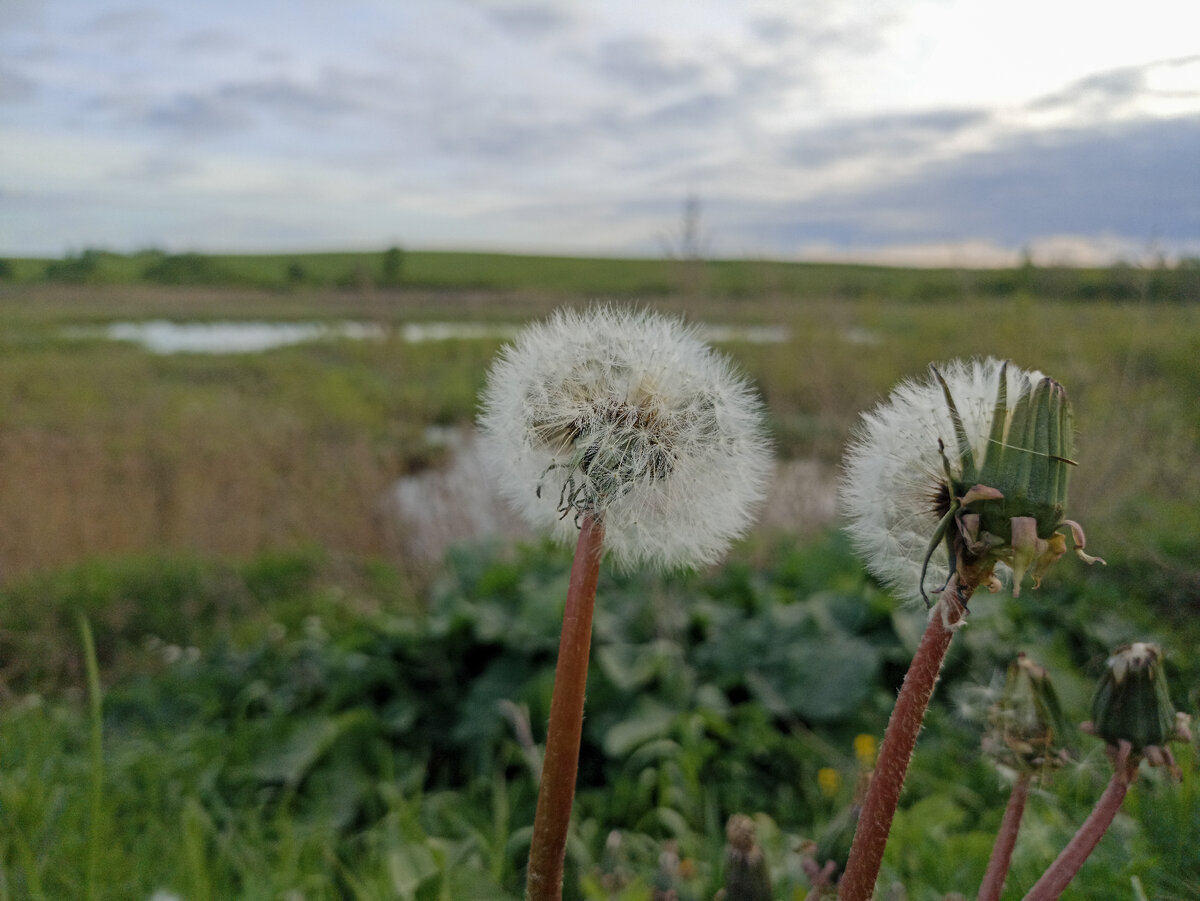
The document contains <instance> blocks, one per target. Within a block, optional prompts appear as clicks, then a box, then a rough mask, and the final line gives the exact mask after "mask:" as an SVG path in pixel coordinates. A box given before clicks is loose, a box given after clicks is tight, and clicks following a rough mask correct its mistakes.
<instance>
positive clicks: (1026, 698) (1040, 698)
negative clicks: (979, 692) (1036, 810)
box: [983, 654, 1070, 773]
mask: <svg viewBox="0 0 1200 901" xmlns="http://www.w3.org/2000/svg"><path fill="white" fill-rule="evenodd" d="M1069 734H1070V729H1069V727H1068V725H1067V721H1066V718H1065V717H1064V716H1063V713H1062V708H1061V707H1060V706H1059V703H1058V695H1057V694H1056V693H1055V691H1054V685H1053V684H1052V683H1051V681H1050V676H1049V674H1048V673H1047V672H1046V670H1045V668H1044V667H1042V666H1040V665H1039V664H1037V663H1035V662H1034V661H1033V660H1030V659H1029V658H1028V657H1026V656H1025V655H1024V654H1020V655H1018V656H1017V659H1016V660H1014V661H1013V662H1012V663H1011V664H1009V667H1008V672H1007V674H1006V676H1005V680H1004V690H1003V692H1002V693H1001V695H1000V697H999V698H998V699H997V701H996V703H995V704H993V705H992V706H991V707H990V708H989V710H988V731H987V734H986V735H985V736H984V739H983V747H984V751H985V752H986V753H987V754H988V756H990V757H991V758H992V759H993V760H995V761H996V763H997V764H999V765H1000V766H1001V767H1004V768H1005V769H1008V770H1012V771H1015V772H1018V773H1033V772H1045V771H1046V770H1049V769H1051V768H1054V767H1057V766H1059V765H1060V764H1061V763H1062V762H1063V761H1064V760H1065V759H1066V741H1067V739H1068V737H1069Z"/></svg>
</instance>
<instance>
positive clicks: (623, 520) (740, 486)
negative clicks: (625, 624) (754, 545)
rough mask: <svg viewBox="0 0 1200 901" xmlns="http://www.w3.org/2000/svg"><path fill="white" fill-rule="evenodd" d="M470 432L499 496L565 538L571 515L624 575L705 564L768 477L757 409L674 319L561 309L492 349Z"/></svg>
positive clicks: (742, 384) (729, 371) (737, 380)
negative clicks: (635, 569)
mask: <svg viewBox="0 0 1200 901" xmlns="http://www.w3.org/2000/svg"><path fill="white" fill-rule="evenodd" d="M479 427H480V429H481V431H482V433H483V439H484V442H485V446H486V447H487V453H486V457H487V460H488V463H489V466H490V468H491V469H492V472H493V475H494V476H495V478H496V480H497V483H498V484H499V486H500V489H501V491H502V493H503V494H504V495H505V497H506V498H507V499H508V500H509V501H511V502H512V503H513V505H514V506H515V507H516V509H517V510H519V511H520V512H521V513H522V514H523V515H524V516H525V517H526V518H527V519H528V520H529V521H530V522H531V523H532V524H533V525H534V526H536V527H538V528H548V529H550V530H552V531H553V533H554V534H555V536H556V537H558V538H560V539H562V540H566V541H570V540H573V539H574V537H575V536H576V535H577V534H578V520H579V517H580V516H582V515H583V514H591V515H595V516H598V517H599V518H602V519H603V522H604V543H605V546H606V548H607V549H608V550H610V551H611V552H612V554H613V556H614V558H616V559H617V560H618V561H619V562H621V563H623V564H625V565H629V566H632V565H636V564H640V563H655V564H657V565H660V566H664V567H677V566H693V565H699V564H704V563H709V562H712V561H714V560H716V559H717V558H718V557H719V556H720V555H721V554H722V553H723V552H724V550H725V549H726V548H727V547H728V545H729V543H730V542H731V541H732V540H733V539H735V538H736V537H738V536H739V535H741V534H742V533H743V532H744V531H745V530H746V529H747V528H748V527H749V525H750V524H751V522H752V514H753V512H754V509H755V508H756V506H757V505H758V504H759V503H760V502H761V500H762V498H763V496H764V491H765V485H766V481H767V476H768V474H769V472H770V469H771V453H770V447H769V443H768V441H767V439H766V435H765V432H764V428H763V421H762V406H761V404H760V402H759V401H758V399H757V398H756V396H755V395H754V393H753V392H752V390H751V388H750V386H749V385H748V383H747V382H746V381H745V379H743V378H741V377H740V376H738V375H737V374H735V372H734V370H733V368H732V366H731V365H730V363H729V362H728V361H727V360H726V359H725V358H724V357H722V356H720V355H718V354H717V353H715V352H714V351H713V350H712V349H711V348H709V347H708V346H706V345H705V344H704V343H703V342H702V341H700V340H699V339H698V338H697V337H696V335H695V334H694V332H693V331H692V330H691V329H689V328H687V327H686V326H684V325H683V324H682V322H680V321H679V320H676V319H671V318H667V317H664V316H660V315H657V314H653V313H648V312H638V313H635V312H627V311H620V310H614V309H611V308H609V307H595V308H593V309H591V310H589V311H588V312H586V313H579V312H575V311H571V310H563V311H559V312H557V313H555V314H554V315H553V316H552V317H551V318H550V319H549V320H547V321H545V322H541V323H537V324H534V325H532V326H530V327H529V328H527V329H525V330H524V331H523V332H522V333H521V334H520V335H518V337H517V339H516V341H515V342H514V343H513V344H512V345H510V346H508V347H506V348H505V349H504V351H503V352H502V354H501V356H500V357H499V359H498V360H497V361H496V363H495V365H494V366H493V367H492V370H491V372H490V373H489V375H488V381H487V387H486V389H485V391H484V395H483V399H482V410H481V413H480V416H479Z"/></svg>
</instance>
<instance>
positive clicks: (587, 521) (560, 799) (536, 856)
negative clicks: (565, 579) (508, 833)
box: [525, 514, 604, 901]
mask: <svg viewBox="0 0 1200 901" xmlns="http://www.w3.org/2000/svg"><path fill="white" fill-rule="evenodd" d="M603 542H604V523H603V521H601V520H600V519H597V518H595V517H593V516H591V515H590V514H585V515H584V516H583V521H582V525H581V528H580V530H579V542H578V544H576V546H575V561H574V563H573V564H572V565H571V582H570V585H569V586H568V588H567V605H566V608H565V609H564V610H563V627H562V638H561V639H560V640H559V645H558V665H557V667H556V668H555V671H554V694H553V696H552V698H551V700H550V725H549V729H548V731H547V733H546V755H545V760H544V761H543V764H542V779H541V785H540V786H539V788H538V802H537V812H536V813H535V814H534V818H533V837H532V840H531V844H530V847H529V873H528V878H527V882H526V885H525V897H526V899H527V901H559V899H561V898H562V881H563V861H564V859H565V858H566V852H567V831H568V829H569V827H570V824H571V804H572V803H573V801H574V799H575V776H576V772H577V770H578V768H579V742H580V739H581V737H582V734H583V698H584V692H585V690H586V688H587V671H588V655H589V653H590V650H591V643H592V610H593V608H594V607H595V602H596V582H597V581H598V579H599V577H600V556H601V551H602V547H603Z"/></svg>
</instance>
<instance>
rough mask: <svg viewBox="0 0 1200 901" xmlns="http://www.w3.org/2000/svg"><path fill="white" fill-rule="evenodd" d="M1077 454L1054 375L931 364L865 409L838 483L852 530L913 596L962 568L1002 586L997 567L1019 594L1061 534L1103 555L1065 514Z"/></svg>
mask: <svg viewBox="0 0 1200 901" xmlns="http://www.w3.org/2000/svg"><path fill="white" fill-rule="evenodd" d="M1073 456H1074V432H1073V429H1072V414H1071V405H1070V402H1069V401H1068V400H1067V395H1066V391H1065V390H1064V389H1063V387H1062V386H1061V385H1060V384H1058V382H1056V381H1054V380H1053V379H1051V378H1049V377H1047V376H1044V375H1042V374H1041V373H1039V372H1034V371H1025V370H1022V369H1019V368H1018V367H1016V366H1011V365H1009V364H1008V363H1007V362H1002V361H999V360H995V359H991V358H989V359H985V360H969V361H962V360H955V361H952V362H950V363H948V364H946V365H944V366H942V367H930V377H929V378H928V379H925V380H922V381H905V382H902V383H901V384H900V385H898V386H897V387H896V388H895V389H894V390H893V391H892V393H891V395H890V397H889V398H888V400H887V401H886V402H885V403H883V404H880V405H879V406H878V407H876V408H875V409H874V410H872V411H870V412H868V413H866V414H865V415H864V416H863V419H862V422H861V424H860V426H859V429H858V432H857V434H856V436H855V438H854V440H853V441H852V443H851V445H850V447H849V449H848V451H847V454H846V462H845V471H844V475H843V478H842V482H841V486H840V494H839V497H840V502H841V506H842V510H843V512H844V513H845V515H846V517H847V519H848V520H849V525H848V527H847V531H848V532H849V534H850V536H851V539H852V540H853V542H854V544H855V546H856V547H857V548H858V550H859V551H860V553H862V554H863V556H864V557H865V558H866V560H867V565H868V567H869V568H870V569H871V570H872V571H873V572H874V573H875V574H876V575H878V576H879V577H880V578H881V579H883V580H884V581H885V582H887V583H888V584H889V586H890V587H891V588H892V589H893V590H895V591H897V592H898V593H900V594H902V595H903V596H905V597H913V596H920V597H923V598H926V599H928V592H929V591H930V590H935V591H936V590H938V586H940V585H942V584H944V583H945V582H946V580H947V579H948V578H949V575H950V574H952V573H953V572H955V571H957V573H958V575H959V577H960V579H961V580H962V581H964V582H967V583H969V584H971V585H980V584H986V585H988V586H989V587H991V588H993V590H994V589H995V588H996V587H998V584H999V583H998V581H997V580H996V579H995V577H994V570H995V569H996V567H997V565H998V564H999V565H1003V566H1005V567H1007V568H1010V569H1011V571H1012V583H1013V594H1014V596H1017V595H1019V594H1020V591H1021V583H1022V581H1023V580H1024V577H1025V575H1026V574H1029V575H1031V576H1032V580H1033V584H1034V587H1037V585H1038V584H1039V583H1040V581H1041V579H1042V576H1043V574H1044V573H1045V571H1046V569H1047V568H1048V567H1049V566H1050V565H1051V564H1053V563H1054V562H1055V561H1056V560H1058V558H1059V557H1061V556H1062V554H1063V553H1064V552H1065V550H1066V547H1067V545H1066V537H1065V535H1064V534H1063V533H1062V531H1061V530H1063V529H1067V530H1068V531H1070V533H1071V536H1072V540H1073V541H1074V544H1075V552H1076V554H1077V555H1078V556H1079V557H1080V559H1082V560H1084V561H1085V562H1088V563H1094V562H1097V561H1098V558H1096V557H1092V556H1090V555H1088V554H1087V553H1085V552H1084V544H1085V538H1084V533H1083V529H1082V528H1081V527H1080V526H1079V525H1078V523H1075V522H1073V521H1072V520H1069V519H1066V518H1065V513H1066V505H1067V481H1068V475H1069V472H1070V469H1071V468H1072V467H1074V466H1075V462H1074V459H1073ZM1099 562H1103V561H1099ZM934 573H938V574H937V575H934Z"/></svg>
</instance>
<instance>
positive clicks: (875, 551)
mask: <svg viewBox="0 0 1200 901" xmlns="http://www.w3.org/2000/svg"><path fill="white" fill-rule="evenodd" d="M938 371H939V372H941V374H942V377H943V378H944V379H945V381H946V385H947V387H948V388H949V389H950V394H951V396H952V397H953V398H954V402H955V405H956V407H957V408H958V412H959V415H960V416H961V418H962V423H963V430H964V432H965V434H966V436H967V438H968V442H969V444H970V446H971V450H972V453H974V455H975V457H976V459H979V460H981V459H983V458H984V457H985V456H986V454H987V451H988V436H989V432H990V429H991V425H992V415H993V413H994V410H995V405H996V392H997V389H998V388H999V385H1000V377H1001V373H1002V372H1003V373H1004V374H1005V378H1006V379H1007V391H1008V395H1009V397H1016V396H1017V395H1018V394H1019V393H1020V392H1021V391H1022V390H1023V389H1026V386H1028V385H1030V384H1034V383H1036V382H1038V381H1040V380H1041V379H1042V378H1044V376H1043V375H1042V373H1040V372H1038V371H1036V370H1023V369H1020V368H1019V367H1017V366H1013V365H1012V364H1009V365H1008V366H1007V368H1006V367H1005V366H1004V363H1003V361H1001V360H996V359H993V358H990V357H989V358H986V359H970V360H953V361H951V362H949V363H946V364H939V366H938ZM939 441H940V442H941V447H944V448H945V451H944V453H945V459H946V461H948V463H949V465H950V469H951V474H952V475H954V476H955V477H958V476H960V475H961V474H962V461H961V460H960V459H959V455H958V451H957V442H956V440H955V429H954V423H953V420H952V419H951V415H950V408H949V406H948V405H947V403H946V396H945V393H944V391H943V389H942V386H941V385H940V384H939V383H938V382H937V380H936V379H935V378H934V377H933V376H932V375H929V376H926V377H924V378H921V379H907V380H905V381H903V382H901V383H900V384H898V385H897V386H896V387H895V388H894V389H893V390H892V392H891V394H890V395H889V396H888V398H887V400H885V401H883V402H882V403H880V404H879V405H878V406H876V407H875V408H874V409H872V410H870V411H868V412H866V413H864V414H863V416H862V419H861V420H860V422H859V424H858V426H857V428H856V429H855V431H854V433H853V435H852V437H851V441H850V445H849V447H848V448H847V450H846V455H845V459H844V463H843V472H842V478H841V480H840V483H839V487H838V505H839V508H840V510H841V513H842V515H843V518H844V519H845V520H846V531H847V533H848V534H849V536H850V539H851V541H852V543H853V544H854V547H855V549H856V550H857V551H858V553H859V554H860V555H861V556H862V558H863V559H864V561H865V562H866V564H867V568H868V569H869V570H870V571H871V572H872V573H873V574H874V575H875V576H877V577H878V578H879V579H880V580H881V581H883V582H884V583H885V584H886V585H887V586H888V588H889V590H891V591H892V593H893V594H895V595H896V596H897V597H898V598H901V599H903V600H914V601H915V600H917V599H919V598H920V597H921V594H920V589H921V568H922V565H923V563H924V560H925V555H926V550H927V548H928V545H929V540H930V537H931V536H932V535H933V534H934V532H935V531H936V529H937V525H938V520H939V519H940V518H941V516H942V514H943V513H944V512H945V509H946V506H945V504H946V502H947V501H948V495H945V491H946V478H945V472H944V468H943V457H942V454H943V452H942V450H941V449H940V446H939ZM949 566H950V561H949V559H948V555H947V552H946V549H945V547H944V546H941V545H939V546H938V548H937V550H935V551H934V554H933V556H932V558H931V559H930V563H929V568H928V571H927V572H926V575H925V586H924V587H925V589H926V591H927V592H936V591H937V589H938V588H939V587H940V586H941V584H942V583H943V582H944V581H945V579H946V575H947V573H948V571H949ZM998 569H1000V570H1001V571H1002V569H1003V568H1002V566H1001V567H998Z"/></svg>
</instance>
